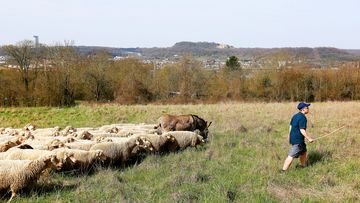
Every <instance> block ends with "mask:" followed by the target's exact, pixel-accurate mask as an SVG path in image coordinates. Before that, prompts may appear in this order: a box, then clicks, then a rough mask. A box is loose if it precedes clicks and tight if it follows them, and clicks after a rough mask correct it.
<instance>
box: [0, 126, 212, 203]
mask: <svg viewBox="0 0 360 203" xmlns="http://www.w3.org/2000/svg"><path fill="white" fill-rule="evenodd" d="M185 130H186V129H185ZM203 142H205V140H204V139H203V136H201V135H199V132H196V131H195V132H192V131H169V132H166V131H161V129H160V130H159V128H158V129H155V128H154V125H145V124H139V125H136V124H117V125H106V126H102V127H100V128H73V127H71V126H67V127H66V128H64V129H60V128H59V127H54V128H43V129H37V128H36V127H35V126H34V125H31V124H28V125H26V126H25V127H24V128H23V129H12V128H0V177H1V179H0V190H1V191H4V190H6V191H9V190H10V191H11V197H10V199H9V202H10V201H11V200H12V199H13V198H14V197H15V196H16V193H17V192H18V190H19V189H22V188H25V187H31V186H32V185H33V184H35V183H36V182H37V180H38V179H39V177H40V176H41V175H42V173H43V172H44V171H45V170H55V171H69V170H71V171H73V170H75V171H79V172H86V171H87V170H89V169H90V168H91V167H92V166H93V165H94V164H98V163H99V164H103V165H105V166H114V165H117V166H123V165H124V164H126V163H127V162H129V161H130V160H132V159H134V158H136V157H137V156H139V155H140V154H144V153H164V152H175V151H178V150H181V149H185V148H186V147H190V146H191V147H195V146H196V145H198V144H201V143H203Z"/></svg>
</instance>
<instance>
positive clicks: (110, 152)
mask: <svg viewBox="0 0 360 203" xmlns="http://www.w3.org/2000/svg"><path fill="white" fill-rule="evenodd" d="M147 143H149V142H148V141H147ZM136 146H141V147H143V148H147V147H148V145H146V144H145V142H144V140H143V139H141V138H139V137H134V138H132V139H130V140H128V141H127V142H122V143H115V142H103V143H98V144H95V145H94V146H92V147H91V148H90V150H102V151H103V152H104V155H105V156H106V157H107V162H108V163H111V164H121V165H124V164H125V162H126V161H128V160H129V159H130V158H132V157H133V156H135V155H136V154H133V153H132V152H133V149H134V148H135V147H136Z"/></svg>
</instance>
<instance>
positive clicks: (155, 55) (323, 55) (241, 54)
mask: <svg viewBox="0 0 360 203" xmlns="http://www.w3.org/2000/svg"><path fill="white" fill-rule="evenodd" d="M75 49H76V50H77V51H78V52H80V53H82V54H84V55H89V54H92V53H94V52H98V51H101V50H105V51H107V52H109V53H110V54H111V55H112V56H129V55H130V56H135V57H139V58H141V59H149V60H154V59H165V58H166V59H169V60H173V59H174V58H178V57H181V56H183V55H191V56H193V57H195V58H199V59H205V60H206V59H218V60H226V58H227V57H229V56H232V55H235V56H237V57H238V58H240V59H246V60H255V61H257V62H258V63H263V62H265V61H268V60H273V59H275V60H279V61H281V60H291V61H299V60H301V61H304V62H308V63H312V64H324V65H326V64H331V63H333V62H344V61H353V60H359V59H360V50H356V49H352V50H342V49H337V48H333V47H317V48H308V47H295V48H291V47H285V48H235V47H233V46H230V45H225V44H219V43H214V42H178V43H176V44H174V45H173V46H172V47H153V48H139V47H136V48H115V47H96V46H75ZM0 55H4V53H3V52H2V51H1V49H0Z"/></svg>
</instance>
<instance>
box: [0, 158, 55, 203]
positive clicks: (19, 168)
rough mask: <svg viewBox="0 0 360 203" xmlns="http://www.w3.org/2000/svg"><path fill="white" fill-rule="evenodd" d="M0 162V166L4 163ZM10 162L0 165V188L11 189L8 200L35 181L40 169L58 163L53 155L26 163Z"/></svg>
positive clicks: (42, 169) (40, 171)
mask: <svg viewBox="0 0 360 203" xmlns="http://www.w3.org/2000/svg"><path fill="white" fill-rule="evenodd" d="M1 162H9V161H1ZM1 162H0V166H1V165H6V164H5V163H1ZM10 162H12V163H11V164H9V165H11V167H0V177H1V179H0V189H8V188H10V191H11V197H10V199H9V201H8V202H10V201H11V200H12V199H13V198H14V197H15V196H16V193H17V191H18V190H20V189H22V188H24V187H27V186H31V185H33V184H34V183H36V181H37V180H38V179H39V177H40V175H41V173H42V171H44V170H45V169H47V168H52V167H58V164H59V163H58V162H57V161H56V159H55V156H54V155H50V156H44V157H41V158H38V159H36V160H33V161H28V162H27V163H26V162H19V161H10ZM24 163H25V164H24Z"/></svg>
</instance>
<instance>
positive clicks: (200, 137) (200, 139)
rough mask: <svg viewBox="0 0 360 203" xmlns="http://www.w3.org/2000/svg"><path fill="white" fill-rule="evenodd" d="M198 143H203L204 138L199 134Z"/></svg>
mask: <svg viewBox="0 0 360 203" xmlns="http://www.w3.org/2000/svg"><path fill="white" fill-rule="evenodd" d="M197 138H198V141H199V143H205V140H204V138H203V137H202V136H201V135H197Z"/></svg>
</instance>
